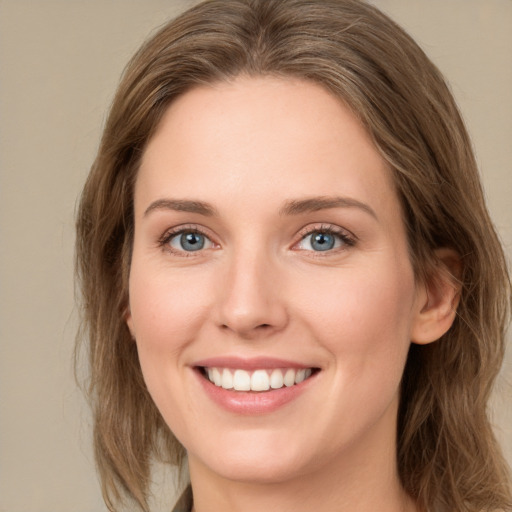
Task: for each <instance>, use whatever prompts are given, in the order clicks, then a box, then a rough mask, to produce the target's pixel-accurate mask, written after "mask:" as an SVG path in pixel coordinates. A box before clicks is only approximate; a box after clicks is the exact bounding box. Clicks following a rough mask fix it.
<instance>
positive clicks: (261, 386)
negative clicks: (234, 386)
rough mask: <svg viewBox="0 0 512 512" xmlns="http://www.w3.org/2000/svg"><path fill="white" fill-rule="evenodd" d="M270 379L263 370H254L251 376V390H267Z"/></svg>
mask: <svg viewBox="0 0 512 512" xmlns="http://www.w3.org/2000/svg"><path fill="white" fill-rule="evenodd" d="M269 389H270V379H269V377H268V373H267V372H266V371H265V370H256V371H255V372H254V373H253V374H252V377H251V391H268V390H269Z"/></svg>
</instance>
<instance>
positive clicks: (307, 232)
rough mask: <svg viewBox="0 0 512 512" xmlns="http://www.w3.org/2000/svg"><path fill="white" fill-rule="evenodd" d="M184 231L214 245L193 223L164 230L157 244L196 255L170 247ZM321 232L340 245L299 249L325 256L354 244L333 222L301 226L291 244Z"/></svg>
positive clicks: (296, 243)
mask: <svg viewBox="0 0 512 512" xmlns="http://www.w3.org/2000/svg"><path fill="white" fill-rule="evenodd" d="M184 233H191V234H194V233H195V234H198V235H201V236H204V237H205V238H207V239H208V240H209V241H210V242H211V243H212V244H214V245H216V244H215V242H213V241H212V240H211V236H210V235H208V233H207V232H206V230H204V229H202V228H201V227H200V226H197V225H195V224H189V225H185V226H179V227H177V228H174V229H171V230H169V231H166V232H165V233H164V234H163V236H162V237H161V238H160V239H159V240H158V246H159V247H161V248H163V249H165V250H167V251H169V252H171V253H172V254H175V255H178V256H180V257H185V258H189V257H194V256H197V255H196V254H194V253H195V252H198V253H201V252H203V251H202V250H198V251H184V250H183V251H182V250H176V249H174V248H172V247H171V245H170V242H171V240H172V239H173V238H175V237H177V236H178V235H182V234H184ZM316 233H319V234H323V235H331V236H334V237H336V238H338V239H339V240H341V243H342V246H341V247H338V248H334V249H328V250H326V251H310V250H307V249H299V250H301V251H304V252H309V253H312V255H314V257H320V258H321V257H326V256H329V255H332V254H333V253H338V252H340V251H343V250H346V249H347V248H348V247H353V246H354V245H356V242H357V238H356V237H355V236H354V235H353V234H351V233H349V232H348V231H346V230H344V229H341V228H339V227H338V226H335V225H333V224H317V225H314V226H307V227H305V228H303V229H302V230H301V231H299V236H300V239H299V241H298V242H295V243H294V244H293V247H295V246H297V245H298V244H300V243H301V242H303V241H304V240H306V239H307V237H308V236H311V235H313V234H316Z"/></svg>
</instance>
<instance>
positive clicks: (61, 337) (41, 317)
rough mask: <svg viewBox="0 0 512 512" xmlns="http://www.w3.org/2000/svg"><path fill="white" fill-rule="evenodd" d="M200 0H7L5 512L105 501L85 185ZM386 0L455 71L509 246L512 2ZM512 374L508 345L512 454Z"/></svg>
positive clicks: (2, 115) (506, 410) (77, 510)
mask: <svg viewBox="0 0 512 512" xmlns="http://www.w3.org/2000/svg"><path fill="white" fill-rule="evenodd" d="M191 3H192V2H187V1H185V0H182V1H176V0H174V1H171V0H83V1H79V0H0V315H1V316H0V512H50V511H51V512H69V511H73V512H86V511H87V512H89V511H93V510H94V511H97V512H99V511H101V510H106V509H105V507H104V505H103V504H102V501H101V496H100V491H99V485H98V482H97V477H96V475H95V471H94V463H93V457H92V451H91V448H90V418H89V413H88V410H87V407H86V406H85V403H84V400H83V398H82V396H81V394H80V392H79V391H78V390H77V388H76V385H75V382H74V377H73V370H72V351H73V344H74V335H75V330H76V311H75V307H74V302H73V241H74V234H73V225H74V210H75V204H76V198H77V196H78V194H79V192H80V189H81V186H82V184H83V182H84V179H85V176H86V174H87V171H88V168H89V166H90V164H91V162H92V160H93V158H94V154H95V150H96V148H97V145H98V141H99V137H100V133H101V127H102V124H103V122H104V119H105V113H106V111H107V108H108V105H109V103H110V101H111V99H112V95H113V93H114V90H115V87H116V84H117V81H118V78H119V75H120V73H121V71H122V69H123V67H124V65H125V63H126V62H127V60H128V58H129V57H130V56H131V54H132V53H133V52H134V51H135V50H136V49H137V47H138V46H139V45H140V43H141V42H142V41H143V40H144V39H145V37H146V36H147V35H148V34H149V33H150V32H152V30H153V29H154V28H155V27H157V26H158V25H160V24H162V23H163V22H164V21H165V20H167V19H168V18H169V17H170V16H172V15H174V14H175V13H177V12H178V11H180V10H182V9H183V7H184V6H185V5H190V4H191ZM374 3H375V4H376V5H377V6H379V7H381V8H382V9H383V10H384V11H386V12H387V13H389V14H390V15H391V16H392V17H393V18H394V19H395V20H397V21H398V22H399V23H401V24H402V25H403V26H404V27H405V28H406V29H407V30H408V31H409V32H410V33H411V34H412V35H413V37H415V38H416V39H417V41H418V42H419V43H420V44H421V45H422V47H423V48H424V49H425V50H426V52H427V53H428V54H429V55H430V57H431V58H432V59H433V60H434V62H436V63H437V65H438V66H439V67H440V68H441V70H442V71H443V72H444V73H445V74H446V76H447V78H448V80H449V82H450V83H451V86H452V89H453V92H454V94H455V96H456V98H457V100H458V102H459V105H460V107H461V109H462V112H463V115H464V117H465V119H466V121H467V124H468V127H469V131H470V133H471V135H472V136H473V140H474V144H475V148H476V153H477V157H478V160H479V162H480V165H481V171H482V177H483V182H484V186H485V190H486V194H487V197H488V204H489V208H490V210H491V214H492V216H493V218H494V220H495V222H496V225H497V227H498V230H499V232H500V234H501V236H502V239H503V242H504V245H505V247H506V249H507V251H508V254H509V259H510V256H511V255H512V206H511V199H510V198H511V197H512V169H511V165H512V142H511V141H512V1H511V0H375V1H374ZM489 263H490V264H492V262H489ZM505 380H508V381H512V358H511V354H510V350H509V353H508V363H507V364H506V365H505V368H504V371H503V372H502V377H501V379H500V381H499V386H498V388H499V389H498V392H497V393H496V394H495V399H494V418H495V423H496V426H497V433H498V436H499V438H500V440H501V441H502V443H503V446H504V449H505V451H506V455H507V458H508V460H509V462H511V463H512V407H511V404H512V397H511V391H510V388H507V387H506V385H505ZM172 492H173V489H172V488H171V490H170V493H171V494H172ZM159 508H160V507H158V506H157V507H156V509H159ZM161 509H162V510H163V509H164V505H161ZM167 510H168V508H167Z"/></svg>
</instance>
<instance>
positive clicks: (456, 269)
mask: <svg viewBox="0 0 512 512" xmlns="http://www.w3.org/2000/svg"><path fill="white" fill-rule="evenodd" d="M435 256H436V264H435V267H434V269H433V271H432V272H431V274H430V276H429V277H428V281H427V282H425V283H423V284H421V285H420V287H419V288H420V289H419V290H418V296H417V300H418V305H417V308H418V311H417V314H416V317H415V319H414V322H413V325H412V329H411V341H412V342H413V343H417V344H419V345H426V344H427V343H432V342H433V341H436V340H438V339H439V338H440V337H441V336H442V335H443V334H445V333H446V332H447V331H448V329H450V327H451V326H452V324H453V321H454V319H455V315H456V314H457V306H458V304H459V299H460V289H461V286H460V277H461V274H462V264H461V259H460V256H459V255H458V254H457V252H456V251H454V250H452V249H446V248H443V249H437V250H436V251H435Z"/></svg>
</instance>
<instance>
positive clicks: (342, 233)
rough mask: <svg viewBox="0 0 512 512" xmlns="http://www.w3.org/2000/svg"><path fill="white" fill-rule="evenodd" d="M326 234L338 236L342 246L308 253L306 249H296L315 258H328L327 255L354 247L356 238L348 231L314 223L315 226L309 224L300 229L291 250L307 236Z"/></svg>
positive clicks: (333, 225)
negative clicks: (311, 254) (312, 254)
mask: <svg viewBox="0 0 512 512" xmlns="http://www.w3.org/2000/svg"><path fill="white" fill-rule="evenodd" d="M318 232H319V233H328V234H332V235H335V236H338V237H340V238H341V240H342V242H343V246H342V247H340V248H337V249H332V250H327V251H308V250H306V249H297V250H302V251H304V252H310V253H315V254H314V255H315V257H324V256H328V255H329V254H331V255H332V254H333V253H338V252H340V251H344V250H346V249H347V247H352V246H354V245H355V244H356V243H357V241H358V239H357V237H356V236H355V235H354V234H353V233H352V232H350V231H348V230H347V229H345V228H342V227H340V226H337V225H336V224H330V223H325V222H322V223H316V224H312V225H311V224H310V225H308V226H305V227H304V228H302V229H301V230H300V231H299V232H298V234H297V237H298V238H299V239H298V240H297V241H296V242H294V244H293V246H292V249H293V248H295V247H297V245H298V244H299V243H300V242H302V241H303V240H304V239H305V238H306V237H307V236H309V235H311V234H313V233H318Z"/></svg>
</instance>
